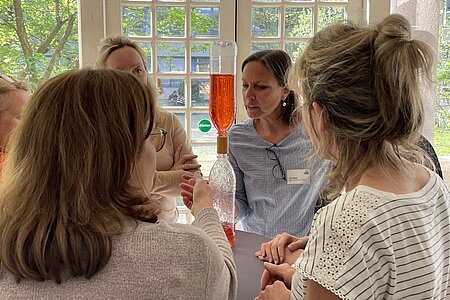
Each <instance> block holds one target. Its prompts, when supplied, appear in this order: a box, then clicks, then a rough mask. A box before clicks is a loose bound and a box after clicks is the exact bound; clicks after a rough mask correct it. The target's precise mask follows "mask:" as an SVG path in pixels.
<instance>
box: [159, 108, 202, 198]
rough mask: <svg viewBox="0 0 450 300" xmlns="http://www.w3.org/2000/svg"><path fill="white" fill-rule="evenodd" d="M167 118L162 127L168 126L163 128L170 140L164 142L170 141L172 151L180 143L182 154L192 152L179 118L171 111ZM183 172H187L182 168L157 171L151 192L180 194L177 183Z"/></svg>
mask: <svg viewBox="0 0 450 300" xmlns="http://www.w3.org/2000/svg"><path fill="white" fill-rule="evenodd" d="M168 118H169V120H167V121H166V122H164V123H165V124H166V126H164V127H168V128H165V129H166V130H168V131H170V135H169V137H171V141H166V142H169V143H172V145H173V149H174V151H175V149H176V148H177V147H178V145H180V144H182V145H183V150H182V151H181V154H182V155H183V154H188V153H192V146H191V143H190V142H189V139H188V137H187V134H186V131H185V130H184V128H183V125H182V124H181V122H180V120H178V118H177V117H176V116H175V115H174V114H172V113H170V114H169V116H168ZM167 125H169V126H167ZM173 154H175V153H173ZM173 154H172V155H173ZM194 163H197V160H194ZM172 166H173V165H172ZM185 173H186V174H187V173H188V172H186V171H184V170H167V171H157V172H156V174H155V176H154V180H153V191H152V193H154V194H158V195H162V196H165V197H178V196H179V195H180V188H179V185H180V183H182V182H183V179H182V178H181V175H182V174H185Z"/></svg>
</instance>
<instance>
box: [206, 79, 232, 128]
mask: <svg viewBox="0 0 450 300" xmlns="http://www.w3.org/2000/svg"><path fill="white" fill-rule="evenodd" d="M209 116H210V117H211V121H212V122H213V124H214V126H215V127H216V129H217V131H218V132H219V135H220V136H225V135H226V134H227V131H228V129H230V127H231V125H233V122H234V118H235V116H236V107H235V101H234V75H231V74H211V75H210V76H209Z"/></svg>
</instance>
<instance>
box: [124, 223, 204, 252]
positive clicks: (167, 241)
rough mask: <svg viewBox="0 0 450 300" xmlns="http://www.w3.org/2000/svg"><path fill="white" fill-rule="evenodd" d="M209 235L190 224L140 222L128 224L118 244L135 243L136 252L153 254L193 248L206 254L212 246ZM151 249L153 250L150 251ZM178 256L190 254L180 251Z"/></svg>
mask: <svg viewBox="0 0 450 300" xmlns="http://www.w3.org/2000/svg"><path fill="white" fill-rule="evenodd" d="M210 244H211V241H210V239H209V237H208V236H207V235H206V234H205V233H204V232H203V230H201V229H199V228H195V227H193V226H190V225H185V224H178V223H167V222H166V221H164V220H162V221H158V222H157V223H155V224H152V223H144V222H138V224H137V226H133V225H131V226H128V227H127V228H126V231H125V232H124V233H123V234H122V235H121V236H119V237H118V238H117V246H118V247H119V248H121V247H122V246H123V245H133V249H134V250H135V251H136V252H140V253H142V254H143V255H145V256H147V255H150V256H153V255H155V254H157V253H158V252H159V253H160V254H161V255H164V253H165V252H166V250H167V249H172V248H174V247H175V248H177V249H178V248H179V249H191V248H193V247H194V248H195V249H191V250H192V251H194V252H195V255H197V254H198V255H200V254H201V255H204V254H205V252H206V251H207V248H208V247H210ZM150 250H151V251H150ZM177 253H178V256H183V255H186V256H189V252H186V253H185V251H182V250H180V251H178V252H177Z"/></svg>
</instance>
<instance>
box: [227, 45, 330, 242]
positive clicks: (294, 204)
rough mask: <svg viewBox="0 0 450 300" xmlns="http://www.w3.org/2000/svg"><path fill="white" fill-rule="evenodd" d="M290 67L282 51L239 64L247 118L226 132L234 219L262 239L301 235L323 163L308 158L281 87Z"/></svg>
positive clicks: (289, 97)
mask: <svg viewBox="0 0 450 300" xmlns="http://www.w3.org/2000/svg"><path fill="white" fill-rule="evenodd" d="M290 65H291V59H290V57H289V55H288V54H287V53H286V52H284V51H282V50H265V51H260V52H257V53H254V54H252V55H251V56H249V57H248V58H247V59H245V60H244V62H243V63H242V94H243V97H244V103H245V108H246V110H247V115H248V116H249V118H250V119H248V120H246V121H244V122H242V123H240V124H236V125H234V126H233V127H232V128H231V130H230V132H229V138H230V162H231V164H232V165H233V168H234V171H235V173H236V204H237V205H236V206H237V216H238V220H240V221H241V224H242V227H243V229H244V230H246V231H250V232H255V233H258V234H261V235H265V236H267V237H274V236H275V235H276V234H278V233H281V232H289V233H291V234H292V233H295V234H296V235H299V236H303V235H307V234H308V232H309V229H310V226H311V222H312V219H313V216H314V208H315V206H316V203H317V200H318V199H319V194H320V191H321V188H322V186H323V184H324V182H325V175H326V173H327V170H328V167H329V162H328V161H325V160H322V159H312V160H311V159H310V158H311V155H312V151H313V148H312V145H311V141H310V139H309V137H308V134H307V132H306V130H305V128H304V126H303V124H302V121H301V117H300V115H299V114H297V113H296V109H297V108H298V99H297V97H296V95H295V94H294V92H292V91H291V90H289V88H287V86H286V80H285V75H286V72H287V70H288V68H289V66H290Z"/></svg>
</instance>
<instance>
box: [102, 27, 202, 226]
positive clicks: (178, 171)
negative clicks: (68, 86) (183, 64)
mask: <svg viewBox="0 0 450 300" xmlns="http://www.w3.org/2000/svg"><path fill="white" fill-rule="evenodd" d="M99 49H100V51H99V57H98V60H97V63H96V67H97V68H99V69H102V68H106V69H115V70H122V71H125V72H130V73H132V74H134V75H135V76H137V77H138V78H139V80H140V81H141V82H142V83H143V84H144V85H145V86H146V88H147V89H148V90H149V91H150V92H152V93H155V88H154V87H153V84H152V82H151V80H150V77H149V76H148V70H147V58H146V55H145V53H144V51H143V50H142V48H141V47H139V45H138V44H137V43H136V42H134V41H132V40H130V39H129V38H128V37H125V36H111V37H107V38H105V39H103V40H102V41H101V42H100V48H99ZM153 99H154V101H155V107H156V112H155V127H156V128H157V130H161V135H155V138H154V140H155V142H156V143H158V144H162V143H164V147H162V148H159V149H157V154H156V157H157V163H156V170H157V174H156V176H155V182H154V184H153V186H154V189H153V191H152V196H151V197H152V199H153V200H155V201H158V202H160V203H161V213H160V215H159V218H161V219H164V220H166V221H169V222H176V221H177V219H178V210H177V209H176V203H175V197H177V196H179V193H180V189H179V185H180V183H182V182H183V180H182V179H181V176H182V175H183V174H185V175H192V173H193V172H194V171H196V170H199V168H200V165H199V164H198V163H197V161H196V158H197V156H196V155H194V154H193V153H192V147H191V144H190V141H189V139H188V137H187V135H186V131H185V130H184V128H183V125H182V124H181V122H180V120H178V118H177V117H176V116H175V115H174V114H172V113H170V112H168V111H166V110H164V109H162V108H161V107H158V105H157V97H156V96H154V97H153ZM158 128H159V129H158ZM161 139H162V140H163V142H161V141H160V140H161Z"/></svg>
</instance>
